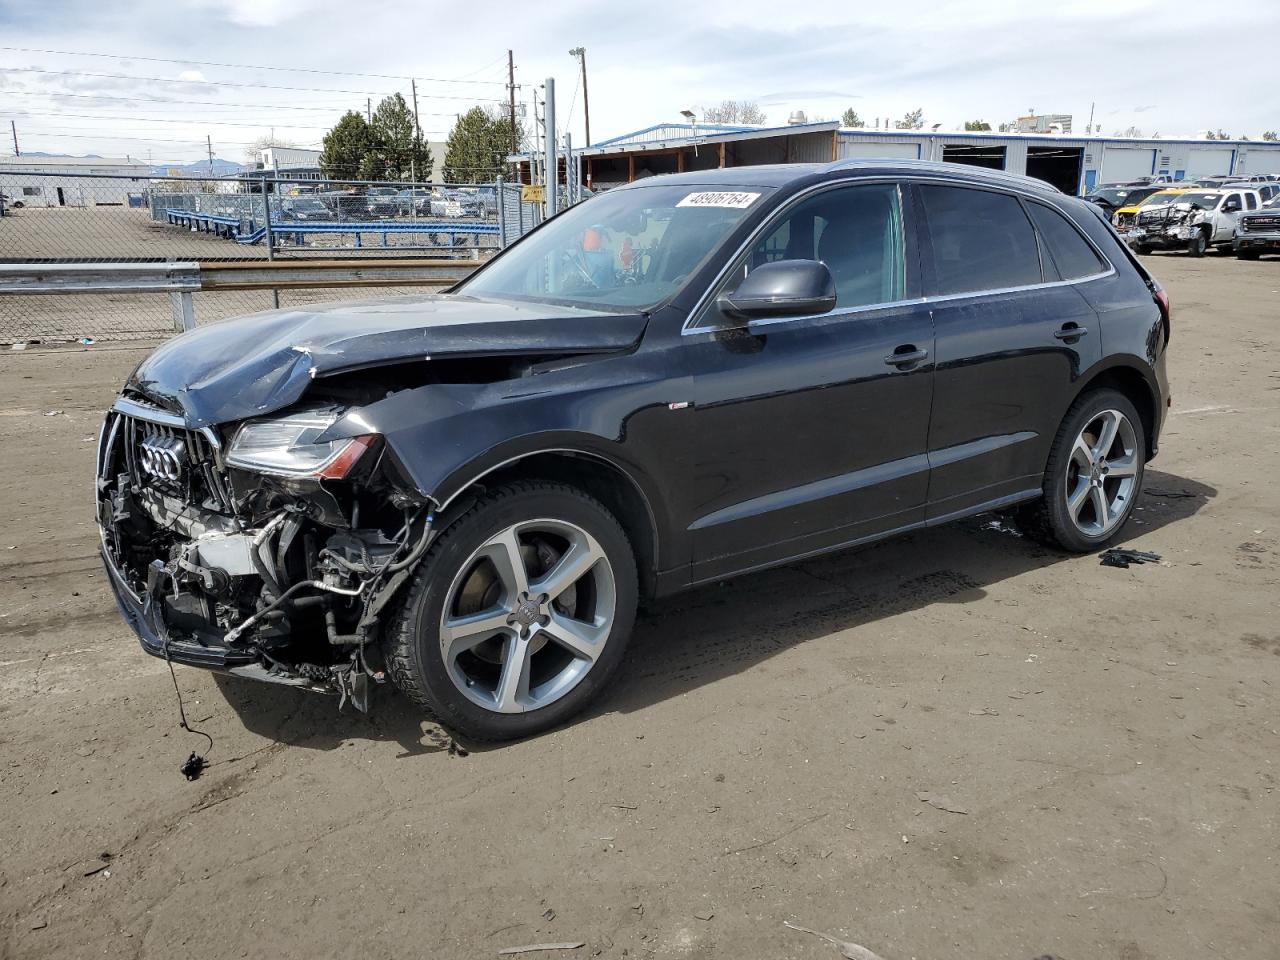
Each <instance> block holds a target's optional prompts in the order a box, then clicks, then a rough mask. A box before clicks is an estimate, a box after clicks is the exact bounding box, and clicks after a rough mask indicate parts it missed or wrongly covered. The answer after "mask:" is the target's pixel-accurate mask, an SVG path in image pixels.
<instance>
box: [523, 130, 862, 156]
mask: <svg viewBox="0 0 1280 960" xmlns="http://www.w3.org/2000/svg"><path fill="white" fill-rule="evenodd" d="M839 129H840V122H839V121H838V120H824V121H820V122H817V123H791V124H786V125H785V126H781V127H756V126H743V125H738V126H734V125H731V124H725V123H658V124H654V125H653V126H649V127H644V128H643V129H640V130H634V131H632V132H631V133H624V134H622V135H621V136H618V137H613V138H611V139H609V140H598V141H596V143H595V144H594V145H593V146H590V147H574V149H573V154H574V156H582V157H599V156H607V155H609V154H627V153H637V152H642V151H645V150H678V149H680V148H682V147H692V146H695V145H696V146H705V145H706V144H709V143H720V142H721V141H725V142H736V141H739V140H763V139H768V138H769V137H791V136H796V135H797V134H804V133H834V132H835V131H836V130H839ZM561 155H562V156H563V151H561ZM528 159H529V153H528V152H524V153H512V154H509V155H508V156H507V160H508V161H509V162H519V161H521V160H528Z"/></svg>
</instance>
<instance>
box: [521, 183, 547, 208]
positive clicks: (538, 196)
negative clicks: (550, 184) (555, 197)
mask: <svg viewBox="0 0 1280 960" xmlns="http://www.w3.org/2000/svg"><path fill="white" fill-rule="evenodd" d="M546 200H547V188H546V187H544V186H543V185H542V184H540V183H535V184H532V185H529V184H526V185H525V186H522V187H521V188H520V202H521V203H545V202H546Z"/></svg>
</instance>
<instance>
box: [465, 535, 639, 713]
mask: <svg viewBox="0 0 1280 960" xmlns="http://www.w3.org/2000/svg"><path fill="white" fill-rule="evenodd" d="M615 605H616V584H615V581H614V574H613V568H612V566H611V565H610V563H609V558H608V556H607V555H606V554H605V551H604V549H603V548H602V547H601V546H600V544H599V543H598V542H597V541H596V539H595V538H594V537H592V536H591V534H589V533H588V532H587V531H586V530H584V529H582V528H581V527H579V526H577V525H576V524H572V523H569V522H567V521H564V520H553V519H541V520H529V521H525V522H522V523H518V524H514V525H512V526H509V527H506V528H505V529H503V530H501V531H499V532H498V533H496V534H494V535H493V536H491V537H490V538H489V539H488V540H486V541H485V542H484V543H483V544H481V545H480V547H478V548H477V549H476V550H475V551H474V552H473V553H472V555H471V557H470V558H469V559H468V560H467V561H466V563H464V564H463V565H462V566H461V568H460V569H459V571H458V574H457V575H456V576H455V577H454V580H453V582H452V584H451V585H450V587H449V592H448V594H447V595H446V597H445V604H444V612H443V614H442V616H441V620H440V654H441V656H442V657H443V658H444V663H445V667H446V669H447V672H448V674H449V678H450V680H452V681H453V684H454V686H455V687H457V689H458V690H459V691H460V692H461V693H462V694H463V695H464V696H466V697H467V699H469V700H471V701H472V702H473V703H475V704H477V705H478V706H480V707H483V708H484V709H486V710H490V711H493V712H495V713H524V712H527V711H530V710H536V709H538V708H540V707H545V706H548V705H549V704H552V703H554V702H556V701H557V700H559V699H561V698H562V697H564V696H565V695H566V694H568V693H569V691H571V690H572V689H573V688H574V687H576V686H577V685H578V683H580V682H581V681H582V679H583V678H584V677H586V675H587V674H588V673H589V672H590V670H591V668H592V666H593V665H594V664H595V662H596V661H597V660H598V659H599V658H600V655H601V654H602V653H603V652H604V647H605V644H606V642H607V641H608V639H609V635H610V633H611V631H612V628H613V620H614V610H615Z"/></svg>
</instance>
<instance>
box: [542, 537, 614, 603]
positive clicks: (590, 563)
mask: <svg viewBox="0 0 1280 960" xmlns="http://www.w3.org/2000/svg"><path fill="white" fill-rule="evenodd" d="M602 559H604V550H602V549H601V547H600V545H599V544H598V543H596V542H595V540H593V539H591V538H590V537H583V538H581V539H578V540H574V541H571V543H570V546H569V549H568V550H566V551H565V553H564V555H563V556H562V557H561V558H560V559H559V560H557V561H556V562H555V565H554V566H552V568H551V569H550V570H548V571H547V572H546V573H545V574H543V575H542V576H541V577H539V578H538V579H537V580H535V581H534V582H533V583H531V584H529V592H530V593H531V594H534V595H538V594H544V593H545V594H546V595H547V597H548V599H551V600H554V599H555V598H556V597H558V596H560V594H562V593H564V592H565V591H566V590H568V589H569V588H570V587H571V586H573V585H574V584H575V583H577V582H578V581H579V580H581V579H582V578H583V577H584V576H586V575H587V573H588V572H590V570H591V568H592V567H594V566H595V565H596V564H597V563H599V562H600V561H601V560H602Z"/></svg>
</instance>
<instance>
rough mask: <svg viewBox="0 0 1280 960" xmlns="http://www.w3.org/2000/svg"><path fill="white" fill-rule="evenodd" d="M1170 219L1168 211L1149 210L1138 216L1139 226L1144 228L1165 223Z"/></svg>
mask: <svg viewBox="0 0 1280 960" xmlns="http://www.w3.org/2000/svg"><path fill="white" fill-rule="evenodd" d="M1168 219H1169V211H1168V210H1148V211H1146V212H1144V213H1140V214H1138V225H1139V226H1143V227H1150V226H1154V225H1156V224H1158V223H1164V222H1165V221H1166V220H1168Z"/></svg>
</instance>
